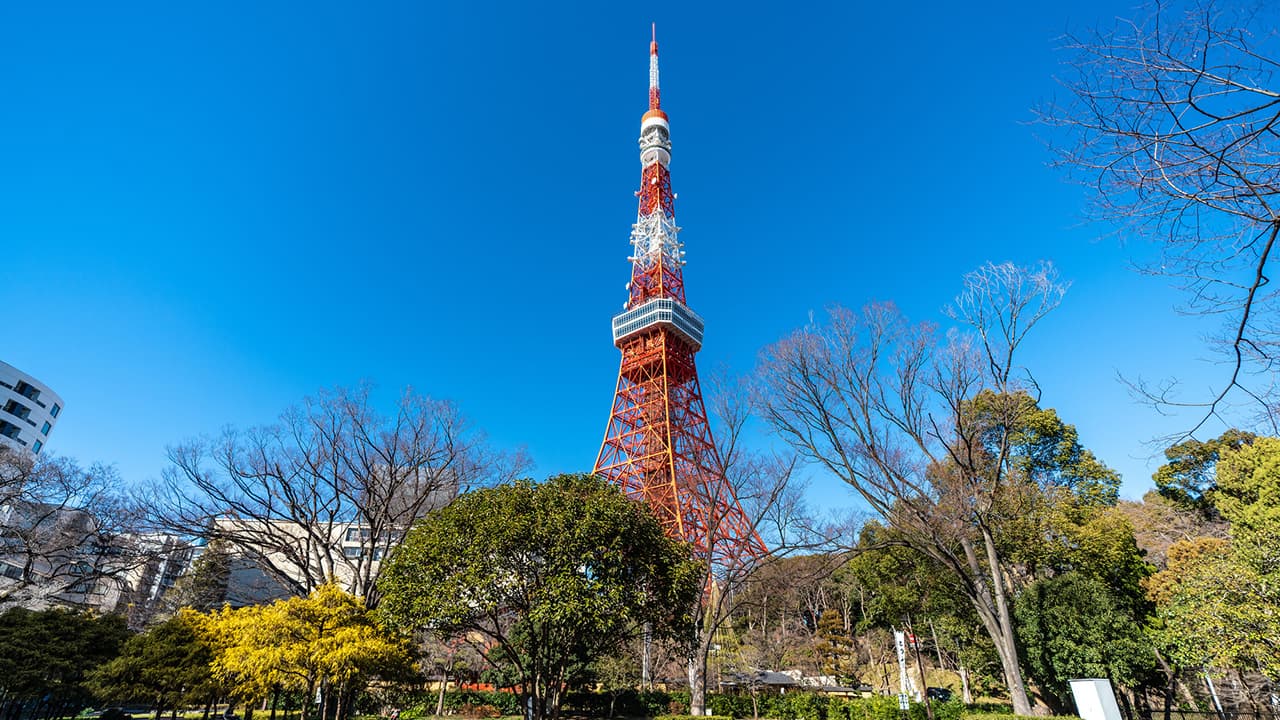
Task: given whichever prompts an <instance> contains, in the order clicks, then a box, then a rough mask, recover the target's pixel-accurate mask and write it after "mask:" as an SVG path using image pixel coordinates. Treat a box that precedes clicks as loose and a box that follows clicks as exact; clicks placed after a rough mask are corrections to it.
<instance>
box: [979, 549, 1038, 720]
mask: <svg viewBox="0 0 1280 720" xmlns="http://www.w3.org/2000/svg"><path fill="white" fill-rule="evenodd" d="M981 533H982V545H983V550H984V551H985V555H986V562H985V565H986V567H985V568H982V567H980V566H979V563H978V562H977V557H976V556H975V553H974V549H973V546H972V545H971V544H970V543H968V542H966V543H964V549H965V554H966V557H967V560H968V562H969V565H970V567H971V569H972V570H974V579H975V580H976V581H978V583H979V590H978V592H977V593H976V597H972V598H971V599H972V600H973V601H974V609H975V610H977V611H978V617H979V618H981V619H982V625H983V627H984V628H985V629H986V631H987V634H988V635H990V636H991V641H992V642H993V643H995V646H996V654H997V655H999V657H1000V668H1001V670H1002V671H1003V672H1004V681H1005V685H1006V686H1007V687H1008V689H1009V700H1010V702H1011V703H1012V704H1013V712H1014V714H1015V715H1031V714H1032V712H1033V711H1032V708H1031V701H1030V699H1029V698H1028V697H1027V686H1026V683H1025V682H1024V681H1023V679H1022V669H1021V668H1020V667H1019V666H1018V645H1017V640H1016V639H1015V637H1014V631H1013V616H1012V613H1010V611H1009V602H1008V596H1007V595H1006V593H1005V585H1004V572H1003V566H1002V564H1001V562H1000V555H999V553H998V552H997V551H996V542H995V538H994V537H993V536H992V534H991V531H990V530H989V529H988V528H986V527H983V528H981ZM984 569H985V570H986V572H983V570H984Z"/></svg>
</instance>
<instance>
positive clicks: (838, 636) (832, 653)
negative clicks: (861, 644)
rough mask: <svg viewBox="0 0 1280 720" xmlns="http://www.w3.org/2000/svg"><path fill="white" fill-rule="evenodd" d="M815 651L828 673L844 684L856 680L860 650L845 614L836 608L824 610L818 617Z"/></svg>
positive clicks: (823, 670) (823, 669)
mask: <svg viewBox="0 0 1280 720" xmlns="http://www.w3.org/2000/svg"><path fill="white" fill-rule="evenodd" d="M814 652H815V653H816V654H817V655H818V661H819V667H820V668H821V670H822V672H823V673H824V674H826V675H832V676H834V677H835V678H836V681H837V682H838V683H840V684H843V685H852V684H853V683H854V682H856V678H857V672H858V652H857V647H856V646H855V645H854V642H853V635H852V634H851V632H850V628H849V627H848V625H847V623H846V622H845V618H844V616H843V615H842V614H841V612H840V611H839V610H837V609H835V608H830V609H827V610H824V611H823V612H822V615H821V616H820V617H819V618H818V631H817V642H815V643H814Z"/></svg>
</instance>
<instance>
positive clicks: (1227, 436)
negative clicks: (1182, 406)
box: [1151, 429, 1257, 514]
mask: <svg viewBox="0 0 1280 720" xmlns="http://www.w3.org/2000/svg"><path fill="white" fill-rule="evenodd" d="M1256 438H1257V436H1256V435H1254V434H1253V433H1250V432H1244V431H1241V430H1235V429H1232V430H1228V431H1226V432H1224V433H1222V434H1221V435H1219V436H1218V437H1216V438H1214V439H1212V440H1207V441H1204V442H1201V441H1199V440H1195V439H1192V440H1187V441H1185V442H1180V443H1178V444H1177V445H1174V446H1172V447H1170V448H1169V449H1168V450H1165V451H1164V457H1165V459H1166V460H1168V462H1166V463H1165V464H1164V465H1161V466H1160V469H1159V470H1157V471H1156V473H1155V475H1152V476H1151V479H1152V480H1153V481H1155V484H1156V488H1157V489H1158V490H1159V491H1160V494H1161V495H1162V496H1164V497H1166V498H1168V499H1169V500H1172V501H1173V502H1174V503H1176V504H1178V505H1179V506H1181V507H1184V508H1188V509H1194V510H1199V511H1201V512H1203V513H1206V514H1215V513H1214V509H1213V507H1214V499H1213V495H1214V493H1215V492H1216V491H1217V489H1218V483H1217V480H1216V477H1215V471H1216V467H1217V464H1218V458H1219V457H1220V456H1221V455H1222V452H1223V451H1224V450H1229V449H1236V448H1239V447H1241V446H1243V445H1248V444H1250V443H1252V442H1253V441H1254V440H1255V439H1256Z"/></svg>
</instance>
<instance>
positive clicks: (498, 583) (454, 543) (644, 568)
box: [379, 475, 701, 718]
mask: <svg viewBox="0 0 1280 720" xmlns="http://www.w3.org/2000/svg"><path fill="white" fill-rule="evenodd" d="M700 571H701V567H700V565H699V564H698V563H696V562H694V561H693V560H692V553H691V552H690V550H689V548H688V547H687V546H685V545H683V544H682V543H678V542H675V541H673V540H671V539H669V538H667V537H666V535H665V534H664V533H663V531H662V527H661V526H660V525H659V524H658V522H657V520H656V519H655V518H654V517H653V516H652V515H651V514H650V513H649V511H648V509H647V508H646V507H644V506H643V505H640V504H638V503H635V502H633V501H631V500H629V499H627V497H626V496H625V495H623V494H622V492H621V491H620V490H618V489H617V488H616V487H614V486H612V485H610V484H609V483H607V482H605V481H604V480H602V479H600V478H598V477H594V476H591V475H561V476H558V477H554V478H551V479H550V480H548V481H546V482H544V483H534V482H532V481H527V480H526V481H520V482H516V483H512V484H509V485H500V486H498V487H493V488H486V489H483V490H478V491H475V492H472V493H468V494H466V495H463V496H462V497H459V498H458V499H457V500H455V501H454V502H453V503H451V504H450V505H448V506H446V507H444V508H441V509H439V510H436V511H434V512H432V513H431V514H430V515H428V516H427V517H426V518H425V519H424V520H422V521H420V522H418V523H417V524H416V525H414V527H413V529H412V530H411V531H410V532H409V534H408V535H407V536H406V538H405V540H404V543H403V544H402V545H401V546H400V547H399V548H398V549H397V550H396V551H395V552H394V553H393V554H392V556H391V559H390V561H389V562H388V563H387V566H386V567H384V568H383V571H382V579H381V581H380V583H379V588H380V589H381V591H382V593H383V595H384V600H383V604H382V606H381V612H382V613H383V616H384V617H385V618H386V619H387V620H388V621H390V622H391V623H392V624H394V625H396V626H398V627H400V628H403V629H406V630H418V629H423V628H425V629H429V630H430V631H432V632H434V633H435V634H436V635H437V636H438V637H440V638H442V639H443V638H448V637H456V636H460V635H466V634H479V635H482V636H484V637H485V638H486V639H487V641H488V642H489V644H490V647H491V648H492V649H491V650H490V651H488V652H487V653H486V659H487V660H488V661H489V662H491V663H492V664H494V665H495V667H496V668H497V669H498V670H501V671H504V672H503V677H501V678H499V681H500V683H501V684H502V685H513V684H518V685H519V686H520V687H522V688H524V690H525V691H526V692H528V693H529V694H530V695H531V697H532V698H533V704H534V716H535V717H536V718H542V717H549V716H552V715H554V714H555V708H556V707H557V706H558V703H559V694H560V692H561V688H563V687H565V686H568V685H572V684H573V683H574V682H575V681H576V680H578V679H579V678H580V676H582V675H583V674H584V673H585V671H586V670H587V667H588V665H589V663H590V662H591V661H592V660H594V659H595V658H596V657H599V656H600V655H602V654H604V653H605V652H608V651H612V650H616V649H617V648H619V647H621V645H622V644H623V643H624V642H625V641H626V640H627V639H628V638H629V637H632V636H634V635H635V633H636V632H638V630H639V629H640V628H641V627H642V626H643V625H644V624H645V623H650V624H651V625H652V627H653V629H654V631H655V633H656V634H657V635H658V636H669V637H672V638H680V639H687V638H689V637H691V636H692V634H693V633H692V623H691V616H690V613H691V610H692V608H693V605H694V601H695V600H696V598H697V597H698V593H699V592H700V591H701V572H700ZM517 681H518V683H517Z"/></svg>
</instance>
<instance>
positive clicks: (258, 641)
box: [203, 583, 411, 720]
mask: <svg viewBox="0 0 1280 720" xmlns="http://www.w3.org/2000/svg"><path fill="white" fill-rule="evenodd" d="M203 629H204V632H205V633H206V635H207V637H208V638H209V640H210V641H211V644H212V645H213V647H214V659H213V663H212V665H211V667H212V669H213V673H214V675H215V677H217V678H218V679H220V680H222V681H224V682H226V683H227V684H228V685H230V686H231V687H232V689H233V692H234V693H235V695H236V696H237V697H239V698H241V699H243V700H245V701H254V700H261V699H264V698H267V697H272V696H274V695H276V694H277V693H279V691H281V690H291V691H302V692H303V693H304V695H303V697H304V698H305V700H304V702H303V707H302V720H308V718H309V717H311V713H310V710H311V707H310V706H311V704H312V703H311V699H312V698H314V697H315V696H316V693H317V690H319V695H320V713H319V717H320V718H345V717H347V716H349V715H350V712H351V709H352V708H351V703H350V700H351V698H352V697H353V696H354V694H355V691H356V690H359V689H360V687H361V685H362V684H363V683H365V682H367V681H368V680H369V679H370V678H372V677H374V676H382V677H386V676H392V675H398V674H401V673H404V672H406V671H408V670H409V668H410V664H411V660H410V656H409V647H408V643H407V641H406V640H405V639H403V638H401V637H398V636H396V635H393V634H391V633H390V632H388V631H387V630H385V629H384V628H383V627H382V626H381V625H379V624H378V623H377V622H376V621H375V620H374V619H373V616H372V615H371V614H370V612H369V610H368V609H367V608H366V607H365V605H364V601H363V600H362V599H361V598H359V597H356V596H354V595H351V594H348V593H346V592H343V591H342V590H341V589H339V588H338V586H337V585H335V584H333V583H327V584H325V585H321V586H320V587H318V588H316V589H315V590H313V591H312V592H311V594H310V595H308V596H306V597H292V598H289V599H287V600H278V601H276V602H274V603H272V604H270V605H257V606H250V607H243V608H238V609H232V608H230V607H224V608H223V609H222V610H220V611H215V612H213V613H210V614H209V615H208V616H206V620H205V622H204V627H203ZM272 707H273V710H272V714H273V715H274V703H273V706H272Z"/></svg>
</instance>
